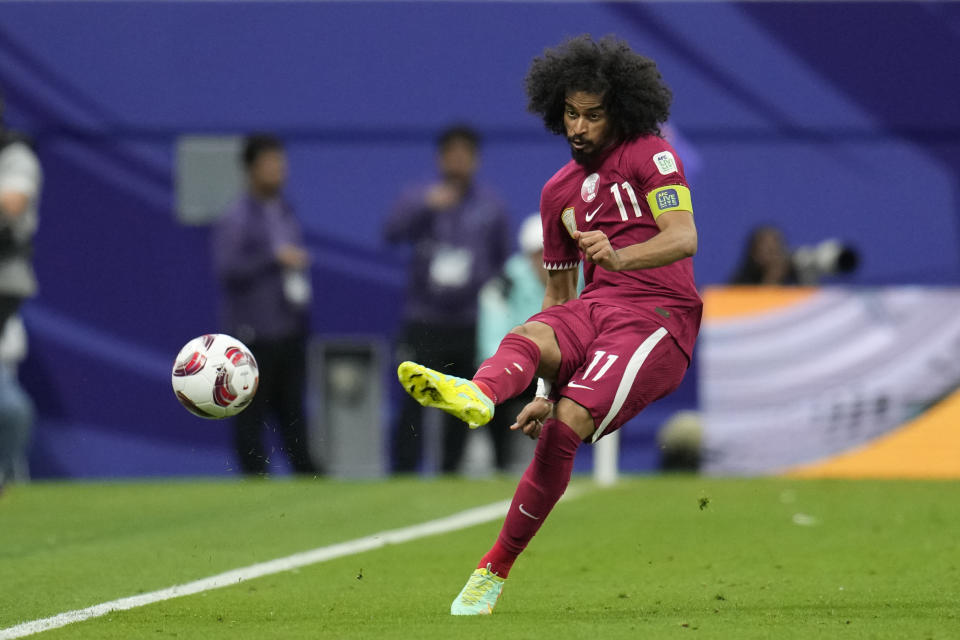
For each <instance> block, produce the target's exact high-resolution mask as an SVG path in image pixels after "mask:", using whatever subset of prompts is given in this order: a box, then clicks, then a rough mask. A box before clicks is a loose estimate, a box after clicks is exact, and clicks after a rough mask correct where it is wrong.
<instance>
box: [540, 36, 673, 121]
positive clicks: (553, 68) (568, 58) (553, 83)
mask: <svg viewBox="0 0 960 640" xmlns="http://www.w3.org/2000/svg"><path fill="white" fill-rule="evenodd" d="M526 89H527V97H528V103H527V109H528V110H529V111H530V112H531V113H535V114H537V115H539V116H540V117H541V118H543V123H544V124H545V125H546V127H547V130H549V131H551V132H553V133H557V134H560V135H565V133H566V130H565V128H564V124H563V112H564V106H565V101H566V97H567V94H568V93H571V92H576V91H584V92H586V93H594V94H598V95H602V96H603V107H604V109H605V110H606V112H607V115H608V117H609V118H610V120H611V123H612V124H613V129H614V135H615V136H616V137H617V138H618V139H620V140H631V139H633V138H636V137H638V136H642V135H650V134H654V135H660V126H659V125H660V123H662V122H666V121H667V118H668V117H669V115H670V102H671V100H672V99H673V93H672V92H671V91H670V88H669V87H667V85H665V84H664V83H663V78H662V77H661V76H660V72H659V71H658V70H657V64H656V63H655V62H654V61H653V60H651V59H650V58H646V57H644V56H641V55H639V54H637V53H634V52H633V50H631V49H630V45H628V44H627V43H626V42H624V41H623V40H619V39H617V38H616V37H614V36H606V37H604V38H601V39H600V40H593V38H591V37H590V36H589V35H582V36H578V37H576V38H571V39H569V40H566V41H565V42H563V43H561V44H560V45H559V46H557V47H555V48H553V49H547V50H546V51H544V52H543V57H538V58H534V59H533V63H532V64H531V65H530V71H529V72H528V73H527V77H526Z"/></svg>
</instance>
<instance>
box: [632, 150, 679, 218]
mask: <svg viewBox="0 0 960 640" xmlns="http://www.w3.org/2000/svg"><path fill="white" fill-rule="evenodd" d="M630 164H631V169H632V171H633V173H634V174H635V176H636V180H637V183H638V184H639V185H640V189H641V191H642V192H643V198H644V201H645V202H646V205H647V207H648V208H649V209H650V214H651V215H652V216H653V219H654V220H656V219H657V218H659V217H660V215H661V214H663V213H666V212H667V211H690V212H691V213H692V212H693V201H692V200H691V197H690V186H689V185H688V184H687V179H686V177H685V176H684V174H683V164H682V163H681V162H680V160H679V159H678V158H677V155H676V151H674V150H673V148H672V147H671V146H670V145H669V144H668V143H667V142H666V141H665V140H662V139H659V138H658V139H657V144H654V145H641V146H636V147H634V148H633V149H631V158H630Z"/></svg>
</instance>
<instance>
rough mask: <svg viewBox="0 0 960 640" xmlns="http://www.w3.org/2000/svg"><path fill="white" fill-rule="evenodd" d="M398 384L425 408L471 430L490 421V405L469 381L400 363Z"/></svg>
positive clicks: (491, 408) (420, 366)
mask: <svg viewBox="0 0 960 640" xmlns="http://www.w3.org/2000/svg"><path fill="white" fill-rule="evenodd" d="M397 377H398V378H400V384H402V385H403V388H404V389H406V390H407V393H409V394H410V395H411V396H413V399H414V400H416V401H417V402H419V403H420V404H422V405H423V406H425V407H436V408H437V409H442V410H444V411H446V412H447V413H449V414H450V415H452V416H456V417H457V418H459V419H461V420H463V421H464V422H466V423H467V424H468V425H469V426H470V428H471V429H476V428H477V427H479V426H482V425H485V424H487V423H488V422H490V419H491V418H493V401H492V400H491V399H490V398H488V397H487V396H486V395H485V394H484V393H483V392H482V391H480V388H479V387H477V385H475V384H473V382H471V381H470V380H466V379H464V378H458V377H457V376H448V375H445V374H443V373H440V372H439V371H434V370H433V369H430V368H428V367H425V366H423V365H422V364H417V363H416V362H409V361H408V362H401V363H400V366H399V367H398V368H397Z"/></svg>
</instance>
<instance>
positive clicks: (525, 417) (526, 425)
mask: <svg viewBox="0 0 960 640" xmlns="http://www.w3.org/2000/svg"><path fill="white" fill-rule="evenodd" d="M552 414H553V403H552V402H550V401H549V400H547V399H546V398H534V399H533V401H531V402H528V403H527V405H526V406H525V407H524V408H523V409H521V411H520V413H518V414H517V421H516V422H514V423H513V424H512V425H510V428H511V429H513V430H514V431H522V432H523V433H524V435H527V436H529V437H530V438H532V439H534V440H536V439H537V438H539V437H540V430H541V429H543V421H544V420H546V419H547V418H549V417H550V416H551V415H552Z"/></svg>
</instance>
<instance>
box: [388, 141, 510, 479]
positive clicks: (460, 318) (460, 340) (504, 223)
mask: <svg viewBox="0 0 960 640" xmlns="http://www.w3.org/2000/svg"><path fill="white" fill-rule="evenodd" d="M479 148H480V138H479V135H478V134H477V133H476V131H474V130H473V129H471V128H470V127H467V126H453V127H450V128H448V129H446V130H444V131H443V132H441V134H440V136H439V137H438V139H437V169H438V173H439V175H438V177H437V178H436V179H435V180H433V181H432V182H430V183H428V184H421V185H416V186H414V187H411V188H409V189H407V190H406V191H405V192H404V193H403V194H402V195H401V197H400V199H399V202H398V203H397V205H396V207H395V209H394V211H393V212H392V214H391V215H390V216H389V217H388V219H387V221H386V226H385V229H384V231H385V237H386V240H387V241H388V242H390V243H391V244H404V245H407V246H410V247H411V248H412V249H413V253H412V257H411V261H410V270H409V273H408V279H407V289H406V299H405V302H404V309H403V323H404V326H403V329H402V332H401V336H400V338H399V340H398V345H397V356H398V357H399V359H400V360H411V359H412V360H417V361H418V362H424V363H427V362H432V363H433V364H432V365H431V366H433V367H435V368H437V369H439V370H441V371H445V370H450V371H456V370H458V369H461V368H467V369H469V368H471V367H472V366H473V364H474V358H475V355H476V353H475V351H476V332H477V294H478V292H479V291H480V288H481V287H482V286H483V285H484V284H485V283H486V282H487V281H488V280H490V278H492V277H494V276H496V275H497V274H498V273H499V272H500V270H501V268H502V267H503V264H504V262H505V261H506V259H507V257H508V256H509V255H510V252H511V246H510V238H511V235H510V232H509V223H508V215H507V211H506V208H505V207H504V205H503V203H502V202H501V200H500V198H499V197H498V196H497V195H496V194H495V193H494V192H493V191H491V190H490V189H489V188H487V187H484V186H482V185H479V184H477V183H476V182H475V180H474V178H475V175H476V172H477V167H478V165H479V160H480V155H479V150H480V149H479ZM421 409H422V407H421V406H420V405H419V404H417V402H416V401H415V400H413V399H412V398H409V397H405V398H404V404H403V405H402V408H401V412H400V416H399V420H398V421H397V424H396V425H395V430H394V433H393V443H392V448H393V470H394V471H395V472H397V473H410V472H414V471H416V470H417V469H418V467H419V465H420V459H421V455H422V451H421V445H422V443H423V430H422V428H421V425H422V419H421V415H422V413H421ZM443 419H444V421H445V422H444V426H443V446H442V459H441V461H440V469H441V471H442V472H443V473H455V472H456V471H457V470H458V468H459V466H460V461H461V458H462V457H463V449H464V444H465V438H466V432H465V431H464V429H463V428H462V425H460V424H459V423H458V421H457V420H456V419H454V418H450V417H447V416H444V418H443Z"/></svg>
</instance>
